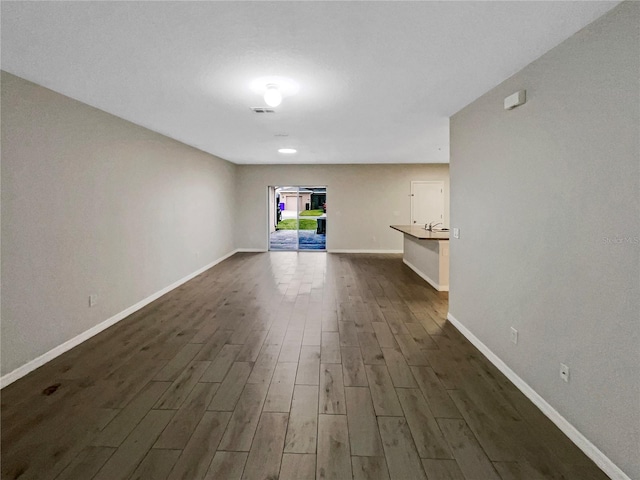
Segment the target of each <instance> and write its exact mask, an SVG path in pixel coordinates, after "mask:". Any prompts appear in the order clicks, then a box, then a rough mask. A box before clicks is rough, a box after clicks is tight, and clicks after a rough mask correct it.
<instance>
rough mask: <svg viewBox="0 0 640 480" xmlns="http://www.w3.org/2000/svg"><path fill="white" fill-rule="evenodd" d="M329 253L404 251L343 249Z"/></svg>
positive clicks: (392, 251) (400, 251)
mask: <svg viewBox="0 0 640 480" xmlns="http://www.w3.org/2000/svg"><path fill="white" fill-rule="evenodd" d="M327 253H402V250H360V249H353V250H350V249H342V248H332V249H331V250H327Z"/></svg>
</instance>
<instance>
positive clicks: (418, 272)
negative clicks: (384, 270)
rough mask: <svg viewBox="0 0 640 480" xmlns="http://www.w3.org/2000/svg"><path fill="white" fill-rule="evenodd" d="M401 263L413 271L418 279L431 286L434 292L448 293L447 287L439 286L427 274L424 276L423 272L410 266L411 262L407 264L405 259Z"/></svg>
mask: <svg viewBox="0 0 640 480" xmlns="http://www.w3.org/2000/svg"><path fill="white" fill-rule="evenodd" d="M402 261H403V263H404V264H405V265H406V266H407V267H409V268H410V269H411V270H413V271H414V272H416V273H417V274H418V276H419V277H421V278H422V279H423V280H426V282H427V283H428V284H429V285H431V286H432V287H433V288H435V289H436V290H438V291H439V292H448V291H449V285H440V284H439V283H438V282H436V281H435V280H433V279H432V278H430V277H429V276H428V275H427V274H425V273H424V272H422V271H421V270H420V269H419V268H418V267H416V266H415V265H414V264H412V263H411V262H408V261H407V260H406V259H405V258H403V259H402Z"/></svg>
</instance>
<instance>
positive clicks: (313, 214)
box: [300, 210, 324, 217]
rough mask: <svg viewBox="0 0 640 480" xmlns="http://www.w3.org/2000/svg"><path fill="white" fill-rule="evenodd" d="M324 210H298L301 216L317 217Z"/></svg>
mask: <svg viewBox="0 0 640 480" xmlns="http://www.w3.org/2000/svg"><path fill="white" fill-rule="evenodd" d="M323 213H324V212H323V211H322V210H304V211H302V212H300V216H301V217H319V216H320V215H322V214H323Z"/></svg>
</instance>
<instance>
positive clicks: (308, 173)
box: [236, 164, 449, 251]
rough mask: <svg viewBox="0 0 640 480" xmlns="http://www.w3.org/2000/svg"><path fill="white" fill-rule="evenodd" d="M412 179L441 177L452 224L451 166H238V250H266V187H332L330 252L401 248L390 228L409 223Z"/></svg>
mask: <svg viewBox="0 0 640 480" xmlns="http://www.w3.org/2000/svg"><path fill="white" fill-rule="evenodd" d="M412 180H442V181H443V182H444V186H445V191H444V196H445V212H444V217H445V219H444V222H445V224H447V225H448V222H449V165H444V164H427V165H415V164H411V165H409V164H407V165H397V164H396V165H264V166H262V165H260V166H259V165H242V166H238V197H237V198H238V216H237V218H236V235H237V237H236V238H237V245H238V247H239V248H251V249H263V250H266V249H267V246H268V245H267V230H268V227H267V186H269V185H309V186H311V185H326V186H327V248H328V249H329V250H398V251H402V234H401V233H399V232H396V231H395V230H392V229H391V228H389V225H392V224H405V225H406V224H408V223H409V221H410V216H411V210H410V205H411V203H410V197H409V194H410V193H411V181H412Z"/></svg>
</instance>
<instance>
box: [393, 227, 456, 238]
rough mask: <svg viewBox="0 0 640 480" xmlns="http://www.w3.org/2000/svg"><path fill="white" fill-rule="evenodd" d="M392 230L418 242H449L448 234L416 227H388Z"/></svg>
mask: <svg viewBox="0 0 640 480" xmlns="http://www.w3.org/2000/svg"><path fill="white" fill-rule="evenodd" d="M389 226H390V227H391V228H393V229H394V230H398V231H399V232H402V233H404V234H405V235H409V236H411V237H413V238H417V239H418V240H449V232H430V231H429V230H425V228H424V227H423V226H418V225H389Z"/></svg>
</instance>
